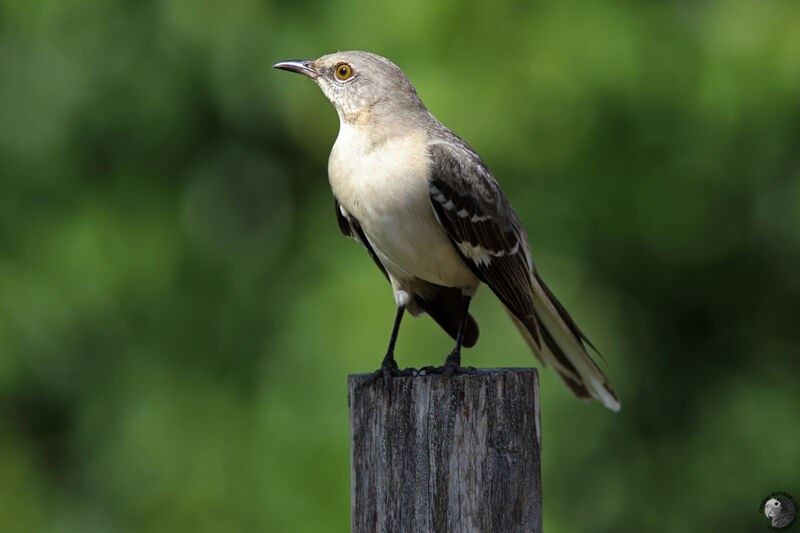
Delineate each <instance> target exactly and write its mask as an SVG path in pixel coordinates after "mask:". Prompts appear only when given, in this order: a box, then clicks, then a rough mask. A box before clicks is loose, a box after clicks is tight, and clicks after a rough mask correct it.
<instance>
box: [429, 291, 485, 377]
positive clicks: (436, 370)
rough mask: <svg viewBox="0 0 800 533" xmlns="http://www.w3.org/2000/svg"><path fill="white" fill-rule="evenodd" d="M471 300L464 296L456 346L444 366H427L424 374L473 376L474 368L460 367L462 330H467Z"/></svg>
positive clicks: (462, 340) (469, 297)
mask: <svg viewBox="0 0 800 533" xmlns="http://www.w3.org/2000/svg"><path fill="white" fill-rule="evenodd" d="M471 299H472V297H471V296H467V295H464V313H463V315H462V316H461V322H460V323H459V324H458V333H457V334H456V345H455V347H454V348H453V351H452V352H450V354H449V355H448V356H447V358H446V359H445V360H444V365H442V366H440V367H432V366H428V367H425V368H423V369H421V370H423V371H425V373H426V374H443V375H445V376H452V375H453V374H474V373H475V372H476V370H475V368H474V367H471V366H469V367H462V366H461V344H462V343H463V342H464V330H466V329H467V320H468V319H469V303H470V300H471Z"/></svg>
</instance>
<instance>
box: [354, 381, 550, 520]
mask: <svg viewBox="0 0 800 533" xmlns="http://www.w3.org/2000/svg"><path fill="white" fill-rule="evenodd" d="M368 377H369V375H367V374H356V375H351V376H349V378H348V388H349V396H348V403H349V406H350V496H351V500H350V512H351V517H350V521H351V529H352V531H353V533H375V532H386V533H399V532H404V531H408V532H414V533H419V532H437V533H438V532H451V531H453V532H455V531H458V532H503V533H512V532H517V531H520V532H522V531H524V532H537V533H539V532H541V531H542V492H541V471H540V463H539V459H540V450H541V432H540V427H539V380H538V375H537V372H536V370H535V369H527V368H520V369H517V368H510V369H498V368H495V369H487V370H479V371H478V373H477V374H474V375H458V376H454V377H451V378H446V377H442V376H415V377H401V378H395V379H393V380H392V383H391V398H390V397H389V395H387V394H386V392H385V391H384V390H383V381H382V380H377V381H375V382H373V383H368V380H367V378H368Z"/></svg>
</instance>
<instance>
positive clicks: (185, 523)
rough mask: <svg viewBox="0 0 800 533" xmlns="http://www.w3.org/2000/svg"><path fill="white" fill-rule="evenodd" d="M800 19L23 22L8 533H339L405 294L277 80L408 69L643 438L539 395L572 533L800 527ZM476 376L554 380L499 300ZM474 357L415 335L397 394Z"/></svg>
mask: <svg viewBox="0 0 800 533" xmlns="http://www.w3.org/2000/svg"><path fill="white" fill-rule="evenodd" d="M798 28H800V4H797V3H791V2H773V1H771V2H755V1H738V0H737V1H722V0H719V1H717V2H685V1H682V2H633V1H612V2H602V3H583V2H575V1H572V0H566V1H564V0H562V1H558V2H535V3H527V2H516V1H513V0H505V1H501V2H491V3H486V2H466V3H465V2H455V1H452V0H440V1H437V2H427V1H425V2H423V1H421V0H410V1H408V2H395V3H392V4H384V3H375V2H365V1H363V0H334V1H332V2H322V1H312V0H306V1H298V2H292V3H289V2H285V3H270V2H258V1H256V0H233V1H231V2H188V1H185V0H165V1H162V2H150V1H139V2H129V1H128V2H126V1H122V0H105V1H100V0H74V1H72V2H57V1H39V2H24V1H22V0H2V1H0V415H1V416H0V530H1V531H12V532H28V531H36V532H38V531H46V532H59V533H62V532H63V533H66V532H93V531H98V532H106V531H131V532H133V531H155V532H158V531H164V532H173V531H197V532H205V531H208V532H212V531H213V532H216V531H281V532H283V531H287V532H288V531H292V532H294V531H297V532H305V531H307V532H318V531H345V530H347V529H348V520H349V518H348V517H349V466H348V464H349V463H348V461H349V458H348V419H347V403H346V396H345V395H346V382H345V376H346V374H348V373H352V372H364V371H369V370H372V369H373V368H375V367H377V366H378V364H379V362H380V358H381V357H382V355H383V351H384V349H385V343H386V341H387V338H388V334H389V330H390V326H391V322H392V319H393V316H394V310H393V300H392V297H391V294H390V291H389V287H388V286H387V284H386V283H385V280H384V279H383V278H382V276H381V275H380V274H379V273H378V272H377V270H376V269H375V268H374V266H373V265H372V263H371V261H369V259H368V258H367V256H366V254H365V253H364V252H363V250H361V249H360V247H359V246H358V245H356V244H354V243H353V242H349V241H347V240H345V239H344V238H343V237H342V236H341V235H340V234H339V230H338V227H337V225H336V223H335V220H334V214H333V205H332V203H333V201H332V199H331V195H330V191H329V187H328V184H327V182H326V158H327V154H328V151H329V149H330V146H331V145H332V143H333V141H334V139H335V137H336V132H337V128H338V121H337V119H336V115H335V112H334V111H333V109H332V107H331V106H330V104H329V103H328V102H327V101H326V100H325V99H324V97H323V96H322V95H321V94H320V93H319V91H318V89H317V88H316V87H314V85H313V83H311V82H310V81H308V80H306V79H304V78H301V77H299V76H293V75H290V74H288V73H286V72H278V71H273V70H271V69H270V68H269V66H270V65H271V64H272V63H273V62H275V61H278V60H282V59H292V58H313V57H316V56H319V55H322V54H324V53H328V52H331V51H335V50H337V49H341V50H345V49H365V50H370V51H374V52H376V53H380V54H382V55H385V56H387V57H390V58H391V59H393V60H394V61H395V62H396V63H397V64H398V65H400V66H401V68H403V69H404V70H405V71H406V73H407V74H408V75H409V77H410V78H411V80H412V81H413V82H414V83H415V85H416V86H417V89H418V91H419V93H420V94H421V96H422V98H423V100H424V101H425V102H426V104H427V105H428V107H429V108H430V109H431V111H432V112H433V113H434V114H435V115H437V116H438V117H439V118H440V119H441V120H442V121H443V122H444V123H445V124H447V125H448V126H450V127H451V128H452V129H453V130H454V131H456V132H457V133H459V134H460V135H462V136H463V137H464V138H465V139H466V140H467V141H468V142H470V143H471V144H472V145H473V147H475V149H476V150H478V152H479V153H481V154H482V156H483V157H484V159H485V160H486V162H487V164H488V165H489V167H490V168H491V169H492V170H493V171H494V173H495V175H496V176H497V177H498V179H499V180H500V182H501V184H502V185H503V187H504V189H505V191H506V193H507V194H508V196H509V197H510V198H512V200H513V204H514V206H515V208H516V209H517V211H518V212H519V214H520V216H521V218H522V219H523V221H524V223H525V224H526V226H527V228H528V232H529V235H530V237H531V241H532V247H533V250H534V259H535V260H536V261H537V265H538V267H539V270H540V272H541V273H542V275H543V276H544V278H545V279H546V280H547V281H548V283H549V284H550V285H551V286H552V287H553V289H554V290H555V292H556V294H558V295H559V297H560V298H561V299H562V301H563V302H564V303H565V305H566V306H567V307H568V308H569V309H570V310H571V312H572V313H573V315H574V316H575V317H576V319H577V320H578V322H579V323H580V324H581V326H582V327H583V329H584V330H585V331H586V332H587V333H588V334H589V336H590V337H591V338H592V339H593V340H594V342H595V344H597V346H598V347H600V349H601V351H602V352H603V353H604V354H605V357H606V359H607V371H608V373H609V376H610V378H611V380H612V382H613V383H614V385H615V387H616V388H617V391H618V392H619V393H620V396H621V398H622V401H623V409H622V411H621V412H620V413H618V414H614V413H611V412H608V411H606V410H604V409H603V408H601V407H600V406H598V405H597V404H591V405H583V404H581V403H579V402H577V401H576V400H575V399H574V398H573V397H572V396H571V394H570V393H569V392H568V391H567V389H566V388H565V387H564V386H563V385H562V384H561V383H560V381H559V379H558V378H557V377H556V376H555V375H554V373H553V372H549V371H544V372H543V374H542V418H543V431H544V464H543V483H544V490H545V494H544V502H545V507H544V512H545V531H548V533H558V532H572V531H582V532H589V531H598V532H599V531H703V532H705V531H745V530H747V531H753V530H754V528H758V527H764V526H765V524H766V522H765V519H764V517H760V516H759V515H758V512H757V508H758V504H759V502H760V501H761V499H762V498H763V497H764V496H766V495H767V493H769V492H770V491H773V490H786V491H789V492H792V491H794V494H795V495H796V496H800V474H798V473H799V472H800V454H798V452H797V450H798V443H800V426H798V424H796V423H793V422H791V421H792V420H795V421H796V420H797V412H798V411H800V394H799V393H798V386H797V374H798V370H800V363H799V362H798V350H799V349H800V348H798V346H799V344H798V341H800V333H798V326H797V323H798V318H799V317H800V314H799V312H800V55H799V54H798V52H799V51H800V31H798ZM474 314H475V315H476V317H477V318H478V320H479V322H480V324H481V328H482V341H481V342H480V343H479V345H478V346H477V347H476V348H475V349H473V350H470V351H468V352H466V353H465V357H466V362H467V363H469V364H473V365H480V366H530V365H532V364H534V360H533V358H532V357H531V355H530V354H529V352H528V351H527V349H526V348H525V345H524V343H523V342H522V340H521V339H520V338H519V337H518V335H517V334H516V332H515V331H514V328H513V326H512V325H511V324H510V323H509V322H508V320H507V317H506V316H505V313H504V312H502V309H501V306H500V305H499V304H498V303H497V302H496V300H495V299H494V297H493V296H492V295H491V294H490V292H489V291H487V290H485V289H484V290H482V291H480V292H479V294H478V297H477V298H476V301H475V304H474ZM449 348H450V340H449V338H447V336H446V335H444V334H443V333H442V332H441V331H439V330H438V329H437V328H436V326H435V325H434V324H433V323H432V321H431V320H430V319H427V318H426V319H418V320H414V319H409V320H407V321H406V323H405V324H404V326H403V331H402V333H401V335H400V341H399V346H398V359H399V361H400V364H401V365H413V366H420V365H425V364H432V363H438V362H439V361H440V360H441V358H442V357H443V356H444V355H445V354H446V353H447V351H448V350H449Z"/></svg>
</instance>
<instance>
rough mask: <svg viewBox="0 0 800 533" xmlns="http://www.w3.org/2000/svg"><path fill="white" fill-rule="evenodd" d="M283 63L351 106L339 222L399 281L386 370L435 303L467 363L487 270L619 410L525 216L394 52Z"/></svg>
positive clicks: (536, 348) (339, 106)
mask: <svg viewBox="0 0 800 533" xmlns="http://www.w3.org/2000/svg"><path fill="white" fill-rule="evenodd" d="M273 67H274V68H278V69H283V70H288V71H290V72H296V73H299V74H303V75H305V76H308V77H309V78H311V79H312V80H314V82H316V84H317V85H318V86H319V87H320V89H322V92H323V93H324V94H325V96H326V97H327V98H328V100H330V101H331V103H332V104H333V105H334V107H335V108H336V111H337V112H338V114H339V120H340V128H339V136H338V137H337V139H336V143H335V144H334V145H333V150H332V151H331V155H330V159H329V160H328V176H329V179H330V184H331V189H332V190H333V196H334V198H335V207H336V218H337V220H338V222H339V228H340V229H341V230H342V233H344V234H345V235H346V236H347V237H352V238H353V239H355V240H356V241H358V242H359V243H361V244H362V245H363V246H364V248H366V249H367V252H369V255H370V256H371V257H372V260H373V261H374V262H375V264H376V265H377V266H378V268H379V269H380V270H381V272H383V274H384V276H386V278H387V279H388V280H389V283H391V286H392V290H393V291H394V299H395V302H396V303H397V314H396V316H395V320H394V327H393V328H392V333H391V337H390V339H389V347H388V349H387V351H386V356H385V358H384V360H383V363H382V364H381V368H380V369H379V370H378V372H377V373H376V375H382V376H383V377H384V379H385V380H387V381H388V380H389V379H390V378H391V376H394V375H405V374H407V373H408V371H401V370H399V369H398V366H397V363H396V362H395V360H394V347H395V342H396V341H397V332H398V330H399V328H400V321H401V320H402V318H403V313H404V311H405V310H406V309H407V310H408V311H409V312H410V313H411V314H412V315H414V316H419V315H422V314H424V313H427V314H429V315H430V316H431V317H432V318H433V319H434V320H435V321H436V322H437V323H438V324H439V325H440V326H441V327H442V328H443V329H444V330H445V331H446V332H447V333H449V334H450V336H451V337H453V338H454V339H455V341H456V345H455V347H454V348H453V351H452V352H451V353H450V355H448V356H447V358H446V359H445V363H444V365H443V366H442V367H439V368H437V369H434V368H432V367H429V368H428V369H427V370H428V372H431V371H437V372H442V373H444V374H446V375H452V374H453V373H456V372H459V371H463V369H462V368H461V366H460V365H461V347H462V346H466V347H470V346H473V345H474V344H475V343H476V342H477V340H478V325H477V323H476V322H475V319H474V318H473V317H472V316H471V315H470V314H469V311H468V310H469V303H470V299H471V298H472V296H473V295H474V294H475V291H476V289H477V288H478V285H479V284H480V282H484V283H486V284H487V285H488V286H489V288H491V289H492V291H493V292H494V293H495V294H496V295H497V297H498V298H499V299H500V301H501V302H502V303H503V305H504V306H505V308H506V310H507V311H508V314H509V315H510V316H511V319H512V320H513V321H514V324H515V325H516V326H517V328H518V329H519V331H520V333H522V336H523V337H524V338H525V340H526V341H527V343H528V345H529V346H530V347H531V349H532V350H533V353H534V354H535V355H536V356H537V357H538V358H539V360H540V361H541V362H542V363H544V364H546V365H552V366H553V367H554V368H555V369H556V370H557V371H558V374H559V375H560V376H561V377H562V378H563V380H564V382H565V383H566V384H567V386H568V387H569V388H570V389H572V391H573V392H574V393H575V394H576V395H577V396H578V397H579V398H582V399H590V398H596V399H597V400H599V401H600V402H602V403H603V404H604V405H605V406H606V407H608V408H610V409H613V410H618V409H619V407H620V403H619V399H618V398H617V395H616V394H615V393H614V390H613V389H612V388H611V386H610V385H609V383H608V379H607V378H606V376H605V375H604V374H603V371H602V370H600V368H599V367H598V366H597V364H596V363H595V362H594V361H593V360H592V357H591V356H590V355H589V353H588V350H587V347H586V345H588V346H591V347H592V348H594V346H593V345H592V344H591V342H589V339H587V338H586V335H584V334H583V332H582V331H581V330H580V328H578V326H577V325H576V324H575V322H574V321H573V320H572V318H571V317H570V316H569V313H567V310H566V309H564V306H562V305H561V303H559V301H558V300H556V298H555V296H554V295H553V293H552V292H551V291H550V289H548V288H547V285H545V284H544V282H543V281H542V279H541V278H540V277H539V274H538V273H537V272H536V268H535V267H534V265H533V261H532V260H531V254H530V245H529V244H528V238H527V235H526V234H525V229H524V228H523V227H522V224H521V222H520V220H519V217H518V216H517V214H516V213H515V212H514V210H513V209H512V208H511V205H510V204H509V203H508V200H507V199H506V197H505V195H503V192H502V191H501V190H500V186H499V185H498V184H497V181H496V180H495V179H494V177H493V176H492V174H491V173H490V172H489V169H488V168H486V165H485V164H484V162H483V160H481V158H480V156H478V154H476V153H475V151H474V150H472V148H470V146H469V145H468V144H467V143H466V142H464V141H463V140H462V139H461V138H460V137H458V136H457V135H456V134H455V133H453V132H452V131H450V130H449V129H447V128H446V127H445V126H444V125H443V124H442V123H441V122H439V121H438V120H437V119H436V118H435V117H434V116H433V115H431V114H430V112H429V111H428V109H427V108H426V107H425V105H424V104H423V103H422V101H421V100H420V98H419V96H418V95H417V91H416V90H415V89H414V86H413V85H411V82H410V81H409V80H408V78H407V77H406V75H405V74H404V73H403V71H402V70H400V69H399V68H398V67H397V66H396V65H395V64H394V63H392V62H391V61H389V60H388V59H386V58H383V57H380V56H378V55H375V54H371V53H367V52H338V53H335V54H330V55H326V56H322V57H320V58H319V59H315V60H313V61H282V62H280V63H276V64H275V65H273Z"/></svg>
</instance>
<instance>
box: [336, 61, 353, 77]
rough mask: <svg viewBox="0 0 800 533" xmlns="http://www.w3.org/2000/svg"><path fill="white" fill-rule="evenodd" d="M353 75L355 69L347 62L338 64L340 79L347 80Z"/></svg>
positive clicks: (337, 75) (337, 73) (337, 72)
mask: <svg viewBox="0 0 800 533" xmlns="http://www.w3.org/2000/svg"><path fill="white" fill-rule="evenodd" d="M352 75H353V69H351V68H350V65H348V64H347V63H339V64H338V65H336V77H337V78H339V79H340V80H346V79H347V78H349V77H350V76H352Z"/></svg>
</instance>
